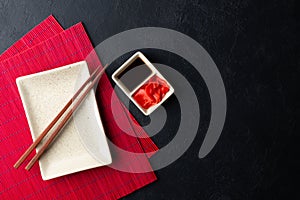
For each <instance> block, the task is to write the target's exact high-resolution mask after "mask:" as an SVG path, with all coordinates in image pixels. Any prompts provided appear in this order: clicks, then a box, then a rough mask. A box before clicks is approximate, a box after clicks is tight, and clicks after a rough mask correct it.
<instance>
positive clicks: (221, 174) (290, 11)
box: [0, 0, 300, 200]
mask: <svg viewBox="0 0 300 200" xmlns="http://www.w3.org/2000/svg"><path fill="white" fill-rule="evenodd" d="M299 11H300V10H299V1H297V0H284V1H283V0H281V1H279V0H273V1H268V0H267V1H259V0H219V1H215V0H203V1H201V0H199V1H196V0H192V1H180V0H173V1H165V0H160V1H158V0H156V1H136V0H128V1H125V0H124V1H112V0H98V1H96V0H92V1H79V0H72V1H71V0H65V1H37V0H32V1H24V0H22V1H20V0H0V41H1V42H0V51H1V52H3V51H4V50H5V49H6V48H8V47H9V46H10V45H12V44H13V43H14V42H15V41H16V40H18V39H19V38H20V37H21V36H22V35H24V34H25V33H26V32H27V31H29V30H30V29H31V28H32V27H34V26H35V25H36V24H38V23H39V22H40V21H42V20H43V19H45V18H46V17H47V16H49V15H50V14H54V16H55V17H56V18H57V19H58V21H59V22H60V23H61V24H62V26H63V27H65V28H67V27H69V26H71V25H73V24H74V23H77V22H79V21H82V22H83V23H84V25H85V27H86V30H87V31H88V33H89V36H90V38H91V40H92V42H93V44H94V45H97V44H99V43H100V42H101V41H103V40H105V39H106V38H108V37H109V36H112V35H114V34H116V33H119V32H121V31H124V30H127V29H132V28H136V27H143V26H158V27H166V28H170V29H174V30H177V31H180V32H182V33H184V34H186V35H188V36H190V37H192V38H193V39H195V40H196V41H198V42H199V43H200V44H201V45H202V46H203V47H204V48H205V49H206V50H207V51H208V52H209V54H210V55H211V56H212V58H213V59H214V61H215V63H216V64H217V66H218V67H219V70H220V72H221V75H222V77H223V80H224V83H225V86H226V92H227V97H228V113H227V119H226V124H225V127H224V130H223V133H222V135H221V138H220V140H219V141H218V143H217V145H216V146H215V148H214V149H213V151H212V152H211V153H210V154H209V155H208V156H207V157H206V158H204V159H201V160H200V159H199V158H198V157H197V154H198V151H199V148H200V146H201V143H202V141H203V138H204V134H205V131H206V129H207V126H208V123H209V114H210V113H209V112H210V109H209V106H210V104H209V97H208V94H207V89H206V87H205V83H204V82H203V80H202V79H201V77H200V75H199V74H197V73H193V68H192V66H190V65H189V63H187V62H186V61H184V60H182V59H181V58H179V57H176V56H175V55H172V54H169V53H168V52H160V51H157V50H144V52H145V54H147V56H149V58H150V59H151V60H152V61H157V62H165V64H168V65H170V66H172V67H173V66H174V68H175V69H177V70H178V71H180V72H181V73H182V74H184V76H185V77H187V79H188V80H189V81H190V83H191V84H192V86H193V88H194V90H195V92H196V93H197V95H198V96H199V99H201V101H200V108H201V110H203V115H201V119H203V120H201V122H200V129H199V132H198V135H197V137H196V139H195V141H194V142H193V144H192V145H191V147H190V148H189V149H188V151H187V152H186V153H185V154H184V155H183V156H182V157H181V158H180V159H178V160H177V161H176V162H174V163H173V164H171V165H170V166H168V167H166V168H164V169H161V170H159V171H157V172H156V174H157V176H158V181H157V182H155V183H153V184H150V185H149V186H147V187H145V188H143V189H140V190H138V191H136V192H134V193H133V194H131V195H129V196H127V197H125V198H124V199H128V200H129V199H211V200H230V199H232V200H234V199H243V200H248V199H249V200H250V199H251V200H252V199H300V194H299V191H298V188H299V178H300V177H299V169H300V161H299V133H300V132H299V120H297V118H299V98H298V96H299V95H298V93H299V92H300V91H299V81H298V80H299V78H300V77H299V75H300V52H299V49H300V40H299V36H300V31H299V30H300V27H299V26H300V22H299V20H300V15H299ZM162 55H164V57H162ZM183 66H184V67H183ZM173 101H174V102H176V101H177V100H176V98H174V99H173ZM168 106H169V105H168V104H166V105H165V107H166V108H168ZM130 107H131V106H130ZM177 111H178V110H177ZM177 111H176V110H168V116H170V119H169V118H168V121H167V123H166V126H165V127H164V129H163V130H162V131H161V133H159V135H157V136H155V137H154V138H153V139H154V140H155V142H156V143H157V144H158V145H159V146H164V145H166V144H167V143H168V142H169V141H170V140H171V139H172V137H174V133H176V128H177V126H176V123H178V121H179V120H180V112H179V113H178V112H177ZM132 112H133V113H135V114H136V115H138V113H136V110H135V108H134V107H133V108H132ZM137 118H138V119H139V121H140V122H141V123H142V124H147V123H149V121H147V119H146V118H143V117H140V116H137Z"/></svg>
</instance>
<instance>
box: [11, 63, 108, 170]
mask: <svg viewBox="0 0 300 200" xmlns="http://www.w3.org/2000/svg"><path fill="white" fill-rule="evenodd" d="M107 66H108V65H105V66H104V67H103V69H102V70H100V67H97V69H96V70H95V71H94V72H93V73H92V75H91V76H90V77H89V78H88V79H87V80H86V81H85V82H84V83H83V85H82V86H81V87H80V88H79V89H78V90H77V92H76V93H75V94H74V96H73V97H72V98H71V99H70V100H69V101H68V103H67V104H66V105H65V106H64V107H63V109H62V110H61V111H60V112H59V113H58V114H57V116H56V117H55V118H54V119H53V120H52V122H51V123H50V124H49V125H48V126H47V127H46V128H45V130H44V131H43V132H42V133H41V134H40V135H39V137H38V138H37V139H36V140H35V141H34V142H33V143H32V144H31V145H30V147H29V148H28V149H27V150H26V151H25V152H24V153H23V155H22V156H21V157H20V158H19V160H18V161H17V162H16V163H15V165H14V167H15V168H18V167H20V165H21V164H22V163H23V162H24V161H25V159H26V158H27V157H28V156H29V155H30V153H31V152H32V151H33V150H34V149H35V148H36V147H37V146H38V145H39V144H40V142H41V141H42V140H43V138H44V137H45V136H46V135H47V134H48V132H49V131H50V130H51V129H52V128H53V127H54V125H55V124H56V123H57V122H58V120H59V119H60V118H61V117H62V116H63V115H64V114H65V113H66V111H67V110H68V109H69V108H70V106H71V105H72V107H71V108H70V109H69V110H68V112H67V113H66V114H65V117H64V118H63V119H62V120H61V122H60V123H59V124H58V125H57V126H56V128H55V129H54V130H53V133H52V134H51V135H50V136H49V138H48V140H47V141H46V142H45V143H44V144H43V145H42V147H41V148H40V150H39V151H38V152H37V154H35V156H34V157H33V158H32V159H31V160H30V162H29V163H28V164H27V166H26V167H25V169H26V170H30V169H31V167H32V166H33V165H34V164H35V163H36V162H37V160H38V159H39V158H40V157H41V156H42V155H43V153H44V152H45V150H46V149H47V148H48V146H49V145H50V144H51V143H52V142H53V140H54V139H55V138H56V136H57V135H58V134H59V132H60V131H61V129H62V128H63V127H64V125H65V124H66V123H67V122H68V120H69V119H70V118H71V116H72V115H73V113H74V112H75V111H76V109H77V108H78V107H79V106H80V104H81V103H82V102H83V100H84V99H85V98H86V96H87V95H88V93H89V92H90V91H91V90H92V89H93V87H94V85H95V84H96V83H98V81H99V79H100V78H101V76H102V74H103V73H104V72H105V69H106V68H107ZM87 86H88V87H87ZM86 87H87V88H86ZM85 88H86V89H85ZM84 89H85V90H84ZM82 92H83V93H82ZM80 94H82V95H81V96H79V95H80ZM77 98H78V99H77Z"/></svg>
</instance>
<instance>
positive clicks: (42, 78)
mask: <svg viewBox="0 0 300 200" xmlns="http://www.w3.org/2000/svg"><path fill="white" fill-rule="evenodd" d="M89 76H90V74H89V70H88V65H87V63H86V62H85V61H81V62H78V63H74V64H71V65H66V66H63V67H59V68H56V69H52V70H48V71H44V72H40V73H36V74H31V75H27V76H23V77H19V78H17V79H16V83H17V87H18V90H19V93H20V96H21V99H22V103H23V107H24V110H25V113H26V117H27V121H28V124H29V127H30V131H31V134H32V138H33V140H36V139H37V137H38V136H39V134H41V133H42V131H43V130H44V129H45V128H46V127H47V126H48V124H49V123H50V122H51V121H52V120H53V119H54V117H55V116H56V115H57V114H58V113H59V111H60V110H61V109H62V108H63V107H64V105H65V104H66V103H67V102H68V101H69V100H70V99H71V97H72V96H73V94H74V93H75V92H76V90H77V89H78V88H79V87H80V86H81V85H82V84H83V83H84V81H85V80H86V79H88V77H89ZM40 146H41V145H40ZM38 150H39V148H37V151H38ZM111 162H112V160H111V154H110V151H109V148H108V144H107V140H106V136H105V133H104V129H103V125H102V121H101V118H100V115H99V110H98V106H97V102H96V99H95V94H94V91H93V90H92V91H91V92H90V93H89V94H88V96H87V97H86V99H85V100H84V102H83V103H82V104H81V106H80V107H79V108H78V110H77V111H76V112H75V114H74V115H73V116H72V117H71V119H70V120H69V122H68V123H67V124H66V125H65V127H64V128H63V130H62V131H61V132H60V134H59V136H58V137H57V138H56V139H55V141H54V142H53V144H52V145H51V146H50V148H49V149H48V150H47V151H46V152H45V153H44V155H43V156H42V157H41V159H40V160H39V165H40V170H41V175H42V178H43V180H49V179H52V178H56V177H59V176H63V175H67V174H71V173H75V172H79V171H82V170H87V169H91V168H95V167H100V166H103V165H108V164H110V163H111Z"/></svg>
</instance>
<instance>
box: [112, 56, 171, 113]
mask: <svg viewBox="0 0 300 200" xmlns="http://www.w3.org/2000/svg"><path fill="white" fill-rule="evenodd" d="M137 59H141V60H142V62H143V64H145V65H146V66H147V67H148V69H149V71H150V73H149V75H148V76H147V77H146V78H145V79H144V80H142V81H141V82H140V83H139V84H138V85H137V86H136V87H134V88H133V89H132V90H129V89H128V88H127V87H126V86H125V85H124V83H123V82H122V81H121V80H120V79H119V78H118V76H119V75H120V74H122V73H123V72H124V71H125V70H126V69H127V68H128V67H130V65H131V64H132V63H133V62H134V61H136V60H137ZM153 76H158V77H159V78H161V79H163V80H164V81H165V82H166V83H167V84H168V86H169V91H168V92H167V93H166V94H165V96H164V97H163V99H162V100H161V101H160V102H159V103H158V104H156V105H154V106H151V107H149V108H148V109H144V108H143V107H142V106H140V105H139V103H138V102H136V101H135V100H134V98H133V97H132V96H133V94H134V93H135V92H136V91H137V90H138V89H139V88H140V87H141V86H142V85H144V84H145V83H146V82H147V81H148V80H149V79H150V78H151V77H153ZM132 78H134V79H136V78H135V77H132ZM137 78H139V77H137ZM112 79H113V81H114V82H115V83H116V84H117V85H118V86H119V87H120V88H121V89H122V91H123V92H124V93H125V94H126V95H127V96H128V98H129V99H130V100H131V101H132V102H133V103H134V104H135V105H136V107H138V108H139V109H140V111H141V112H142V113H143V114H144V115H146V116H147V115H150V114H151V113H152V112H153V111H154V110H156V109H157V108H158V107H159V106H160V105H161V104H162V103H163V102H165V101H166V100H167V99H168V98H169V97H170V96H171V95H172V94H173V93H174V88H173V87H172V85H171V84H170V83H169V82H168V81H167V80H166V79H165V78H164V77H163V75H161V73H159V71H158V70H157V69H156V68H155V67H154V65H153V64H152V63H151V62H150V61H149V60H148V59H147V58H146V56H144V54H142V53H141V52H139V51H138V52H136V53H135V54H134V55H133V56H131V57H130V58H129V59H128V60H127V61H126V62H125V63H124V64H123V65H121V67H119V68H118V69H117V70H116V71H115V72H114V73H113V75H112Z"/></svg>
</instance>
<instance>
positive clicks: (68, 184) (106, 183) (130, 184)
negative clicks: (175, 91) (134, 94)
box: [0, 16, 157, 199]
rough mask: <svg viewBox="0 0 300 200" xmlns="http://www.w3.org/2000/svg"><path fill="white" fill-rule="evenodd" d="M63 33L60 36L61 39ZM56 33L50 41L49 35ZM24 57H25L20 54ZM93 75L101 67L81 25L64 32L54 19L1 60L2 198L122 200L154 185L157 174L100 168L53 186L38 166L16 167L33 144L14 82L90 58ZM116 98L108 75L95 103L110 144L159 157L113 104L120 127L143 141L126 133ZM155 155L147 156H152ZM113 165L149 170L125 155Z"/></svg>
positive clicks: (140, 159) (142, 161)
mask: <svg viewBox="0 0 300 200" xmlns="http://www.w3.org/2000/svg"><path fill="white" fill-rule="evenodd" d="M58 33H59V34H58ZM55 34H58V35H56V36H54V37H52V38H50V39H48V40H47V38H49V37H50V36H53V35H55ZM20 52H21V53H20ZM87 55H89V57H88V59H87V61H88V63H89V66H90V68H91V70H92V69H93V68H95V67H96V66H97V65H99V64H100V61H99V60H98V57H97V55H96V54H95V53H94V52H93V47H92V45H91V43H90V40H89V38H88V36H87V35H86V32H85V30H84V28H83V26H82V24H77V25H75V26H73V27H71V28H70V29H68V30H66V31H63V29H62V28H61V27H60V26H59V24H58V23H57V22H56V20H55V19H54V18H53V17H52V16H50V17H49V18H47V19H46V20H45V21H43V22H42V23H41V24H39V25H38V26H37V27H35V28H34V29H33V30H32V31H30V32H29V33H28V34H27V35H25V36H24V37H23V38H22V39H21V40H19V41H18V42H17V43H16V44H15V45H13V46H12V47H11V48H9V49H8V50H7V51H6V52H5V53H4V54H2V55H1V60H2V61H1V62H0V112H1V114H0V134H1V137H0V146H1V148H0V162H1V165H0V199H118V198H121V197H123V196H125V195H127V194H129V193H131V192H133V191H135V190H137V189H139V188H141V187H143V186H145V185H147V184H149V183H151V182H153V181H154V180H156V176H155V174H154V173H153V172H148V173H128V172H121V171H117V170H114V169H112V168H110V167H100V168H95V169H92V170H87V171H83V172H79V173H75V174H71V175H67V176H64V177H60V178H56V179H53V180H49V181H43V180H42V179H41V176H40V171H39V167H38V165H35V166H34V167H33V168H32V170H31V171H29V172H27V171H25V170H24V169H21V168H20V169H18V170H16V169H14V168H13V167H12V166H13V164H14V163H15V162H16V160H17V159H18V157H19V156H20V155H21V154H22V153H23V151H24V150H25V148H27V147H28V146H29V145H30V144H31V142H32V139H31V135H30V131H29V128H28V124H27V120H26V117H25V113H24V110H23V107H22V103H21V100H20V97H19V94H18V91H17V87H16V84H15V79H16V78H17V77H19V76H24V75H27V74H32V73H36V72H40V71H44V70H48V69H52V68H56V67H59V66H62V65H66V64H70V63H73V62H78V61H81V60H84V59H86V57H87ZM112 95H114V92H113V89H112V87H111V84H110V82H109V80H108V77H107V76H104V77H103V78H102V79H101V81H100V87H98V91H97V100H98V103H99V109H100V113H101V117H102V119H103V123H104V128H105V131H106V133H107V135H108V137H109V138H110V140H111V141H112V142H113V143H114V144H116V145H117V146H119V147H121V148H122V149H124V150H127V151H130V152H140V153H142V152H152V153H153V152H155V151H157V147H156V146H155V144H154V143H153V142H152V140H151V139H150V138H149V137H147V135H146V133H145V132H144V131H143V129H142V128H141V127H138V126H136V125H135V126H132V123H136V122H135V121H134V118H132V116H131V115H130V113H129V112H128V111H127V110H126V108H125V107H124V106H123V105H122V104H121V103H120V102H119V101H114V105H113V106H114V107H115V109H116V110H117V111H118V116H119V117H118V118H119V119H123V120H122V126H123V127H126V128H127V130H131V131H132V132H133V133H135V134H138V135H141V136H143V137H145V138H144V139H137V138H136V137H132V136H129V135H127V134H126V133H124V132H123V131H122V130H121V129H120V128H118V125H117V124H116V122H115V120H114V118H113V116H112V112H111V100H110V97H111V96H112ZM152 153H149V155H151V154H152ZM112 157H113V163H114V162H115V163H118V164H121V165H122V164H124V165H130V166H131V167H132V170H134V168H137V169H145V170H147V171H149V170H151V166H150V164H149V161H148V159H147V156H146V154H144V156H135V155H132V156H126V155H123V154H118V152H114V151H113V155H112Z"/></svg>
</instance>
